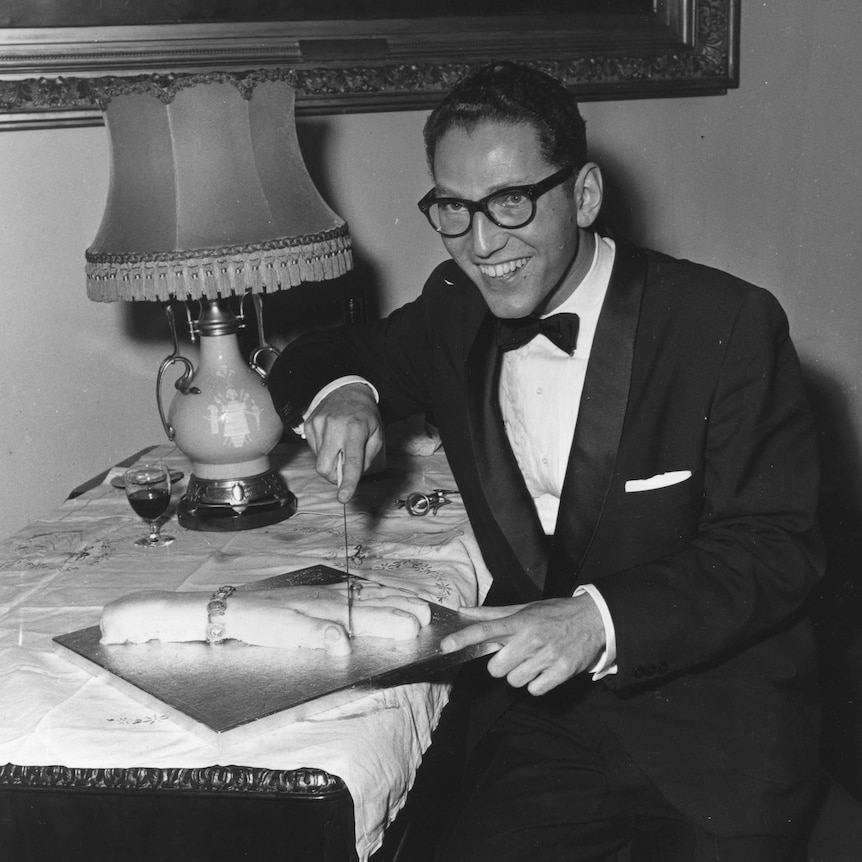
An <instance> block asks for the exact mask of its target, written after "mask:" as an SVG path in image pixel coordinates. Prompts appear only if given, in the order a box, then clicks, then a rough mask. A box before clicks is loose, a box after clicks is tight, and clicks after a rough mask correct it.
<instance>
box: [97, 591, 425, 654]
mask: <svg viewBox="0 0 862 862" xmlns="http://www.w3.org/2000/svg"><path fill="white" fill-rule="evenodd" d="M360 583H361V584H362V587H361V589H359V590H357V591H356V592H355V593H354V604H353V612H352V623H353V634H354V635H355V636H358V637H378V638H388V639H390V640H410V639H413V638H415V637H417V636H418V635H419V632H420V630H421V628H422V626H425V625H428V623H429V622H431V607H430V605H429V604H428V602H426V601H424V600H423V599H421V598H419V597H418V596H415V595H413V594H411V593H408V592H406V591H404V590H399V589H396V588H391V587H385V586H382V585H380V584H374V583H370V582H367V581H362V582H360ZM209 600H210V594H209V593H172V592H167V591H162V590H149V591H144V592H139V593H131V594H129V595H127V596H123V597H121V598H119V599H116V600H115V601H113V602H110V603H109V604H107V605H105V607H104V609H103V610H102V616H101V629H102V638H101V643H103V644H119V643H145V642H146V641H150V640H158V641H174V642H182V641H202V640H206V634H205V632H206V626H207V622H208V615H207V603H208V602H209ZM226 605H227V607H226V609H225V612H224V616H223V617H220V620H222V621H223V622H224V625H225V636H226V637H227V638H230V639H234V640H239V641H243V642H244V643H247V644H255V645H258V646H270V647H294V648H304V649H322V650H325V651H326V652H328V653H330V654H332V655H346V654H348V653H349V652H350V639H349V638H348V637H347V585H346V584H345V583H343V582H342V583H336V584H326V585H310V586H286V587H274V588H271V589H261V590H253V589H251V590H237V591H236V592H235V593H233V594H232V595H231V596H230V598H229V599H228V600H227V602H226Z"/></svg>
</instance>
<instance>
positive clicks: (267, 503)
mask: <svg viewBox="0 0 862 862" xmlns="http://www.w3.org/2000/svg"><path fill="white" fill-rule="evenodd" d="M294 514H296V496H295V495H294V494H293V493H292V492H291V491H290V490H289V489H288V487H287V485H286V484H285V481H284V479H283V478H282V477H281V475H280V474H279V473H278V471H277V470H268V471H267V472H265V473H258V474H257V475H255V476H245V477H241V478H238V479H201V478H200V477H199V476H196V475H195V474H194V473H192V475H191V476H190V477H189V484H188V488H187V489H186V493H185V494H184V495H183V497H182V499H181V500H180V503H179V506H178V507H177V517H178V520H179V523H180V526H182V527H185V528H186V529H188V530H202V531H209V532H226V531H230V530H251V529H254V528H256V527H266V526H269V525H270V524H277V523H278V522H279V521H284V520H286V519H287V518H290V517H291V516H292V515H294Z"/></svg>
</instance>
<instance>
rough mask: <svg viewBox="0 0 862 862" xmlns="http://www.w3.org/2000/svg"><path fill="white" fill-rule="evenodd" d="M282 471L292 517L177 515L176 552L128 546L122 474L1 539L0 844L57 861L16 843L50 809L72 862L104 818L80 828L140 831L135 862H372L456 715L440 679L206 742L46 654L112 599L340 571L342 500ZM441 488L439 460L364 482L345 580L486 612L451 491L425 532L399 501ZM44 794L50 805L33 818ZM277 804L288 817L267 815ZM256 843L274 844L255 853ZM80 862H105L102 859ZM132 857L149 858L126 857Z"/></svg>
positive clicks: (135, 522) (181, 461)
mask: <svg viewBox="0 0 862 862" xmlns="http://www.w3.org/2000/svg"><path fill="white" fill-rule="evenodd" d="M151 456H158V457H161V458H163V459H164V460H165V461H166V462H167V463H168V465H169V466H170V467H171V468H172V469H174V470H179V471H182V472H183V473H184V474H185V477H186V478H184V479H182V480H181V481H180V482H179V483H178V485H177V487H176V489H175V493H174V498H173V504H174V506H175V505H176V502H177V501H178V499H179V496H180V495H181V493H182V490H183V486H184V483H185V482H186V481H187V476H188V474H189V470H190V465H189V464H188V462H187V460H186V459H185V457H184V456H183V455H182V453H180V452H179V451H178V450H177V449H176V448H175V447H174V446H172V445H168V444H165V445H163V446H158V447H155V448H154V450H153V451H152V452H151V453H147V456H146V457H151ZM273 461H274V463H275V464H276V465H277V466H278V468H279V470H280V471H281V472H282V473H283V475H284V476H285V478H286V480H287V482H288V484H289V486H290V488H291V490H292V491H293V492H294V493H295V494H296V495H297V497H298V501H299V508H298V511H297V514H296V515H295V516H294V517H293V518H291V519H290V520H287V521H284V522H282V523H280V524H276V525H272V526H269V527H263V528H258V529H254V530H245V531H238V532H223V533H215V532H197V531H188V530H184V529H183V528H181V527H180V526H179V525H178V524H177V523H176V520H175V518H173V517H172V518H171V519H170V521H169V523H168V524H167V528H168V529H169V531H170V532H172V533H173V534H174V535H175V536H176V539H177V540H176V542H174V544H173V545H171V546H169V547H167V548H160V549H150V550H147V549H139V548H136V547H135V546H134V545H133V539H135V538H137V537H138V536H139V535H142V534H143V533H144V532H145V527H144V525H143V523H142V522H141V521H140V520H139V519H138V518H137V517H136V516H135V515H134V513H133V512H132V511H131V509H130V507H129V506H128V504H127V502H126V500H125V496H124V494H123V492H122V491H120V490H117V489H116V488H115V487H113V486H112V485H111V480H112V479H114V478H115V477H116V476H118V475H120V473H121V470H120V469H119V468H115V469H113V470H110V471H109V472H108V473H107V474H106V475H105V476H104V478H103V480H102V481H101V482H100V483H99V484H97V485H95V486H94V487H91V488H88V489H86V490H84V491H83V493H80V494H79V495H77V496H75V497H73V498H70V499H69V500H67V501H66V502H64V503H63V504H62V505H60V506H59V507H58V508H57V509H56V510H55V511H53V512H51V513H49V514H48V515H47V516H46V517H45V518H43V519H40V520H38V521H36V522H34V523H31V524H30V525H28V526H27V527H26V528H25V529H23V530H21V531H20V532H19V533H17V534H15V535H13V536H11V537H9V538H8V539H6V540H4V541H2V542H0V764H6V766H0V802H2V804H0V842H3V843H5V844H6V846H10V845H9V844H8V841H9V840H12V839H14V840H15V841H17V842H19V844H18V846H19V847H20V848H22V849H19V855H18V856H17V858H19V859H21V860H22V862H25V860H26V859H27V858H28V856H27V855H22V854H31V855H30V858H33V859H40V858H47V856H43V855H40V854H41V853H43V852H47V851H48V850H52V848H51V847H48V846H47V845H45V844H44V841H46V840H47V837H46V829H41V830H40V828H38V827H37V828H28V829H27V830H24V828H23V826H22V825H21V818H23V817H33V816H35V817H36V818H37V821H38V822H39V823H42V824H43V826H44V825H45V824H50V823H51V822H53V821H51V820H50V817H51V816H52V812H54V811H55V809H58V810H66V812H67V814H66V817H65V821H64V825H63V828H64V829H68V830H70V831H69V835H68V836H67V837H66V838H62V839H60V841H61V845H60V846H61V849H62V850H63V851H66V850H67V851H68V852H69V856H68V857H66V858H79V857H78V856H74V855H73V854H72V849H73V848H72V845H73V843H74V841H81V842H85V841H86V840H87V837H86V836H87V834H89V833H88V832H87V830H88V829H89V828H90V825H92V828H93V830H94V832H93V835H95V834H96V833H98V831H99V830H100V829H101V830H102V831H105V829H106V828H107V827H106V826H105V822H104V821H102V824H101V825H98V823H97V822H96V821H94V822H93V823H92V824H89V821H88V820H87V818H90V817H104V816H105V811H106V810H107V811H109V813H110V816H111V817H117V818H121V819H119V820H118V821H117V823H118V824H119V831H120V832H121V833H122V831H123V830H124V829H128V828H130V827H129V826H128V824H129V823H133V824H136V826H135V828H136V831H137V833H138V834H136V835H135V839H134V840H135V842H136V846H137V847H139V848H142V847H146V850H143V849H141V850H140V858H142V859H147V860H148V862H152V860H154V859H156V858H161V857H159V856H158V853H163V855H164V858H165V859H172V858H173V859H176V858H183V859H184V860H192V859H195V858H204V857H206V858H221V859H225V858H226V859H230V858H252V859H254V858H263V854H264V853H265V854H266V855H268V856H271V857H272V847H274V846H275V847H278V848H280V850H281V851H283V855H282V856H281V858H285V859H294V858H295V859H309V858H319V859H327V860H328V859H332V860H341V859H349V858H356V859H358V860H360V862H364V860H366V859H368V857H369V856H370V855H371V854H372V853H373V852H374V851H375V850H376V849H377V848H378V847H379V846H380V844H381V841H382V837H383V833H384V830H385V828H386V826H387V825H388V824H389V823H390V822H391V821H392V819H393V818H394V817H395V815H396V813H397V812H398V811H399V809H400V808H401V807H402V806H403V804H404V801H405V798H406V795H407V792H408V790H409V789H410V787H411V783H412V781H413V778H414V776H415V773H416V769H417V767H418V765H419V763H420V761H421V759H422V754H423V752H424V751H425V749H426V748H427V746H428V744H429V741H430V738H431V733H432V731H433V729H434V727H435V725H436V723H437V721H438V719H439V716H440V712H441V710H442V708H443V706H444V705H445V703H446V700H447V696H448V682H447V680H446V679H445V678H439V679H432V680H419V681H416V682H411V683H409V684H405V685H400V686H397V687H394V688H388V689H383V690H379V691H374V692H373V693H372V694H369V695H365V696H363V697H361V698H360V699H358V700H355V701H352V702H350V703H346V704H343V705H341V706H339V707H337V708H334V709H330V710H328V711H326V712H324V713H322V714H318V715H313V716H309V717H308V718H307V719H305V720H302V721H298V722H293V723H290V724H286V725H285V726H283V727H276V728H272V729H269V730H267V731H266V732H265V733H262V734H258V735H251V736H249V738H244V739H240V740H231V741H228V742H226V743H220V742H215V743H214V742H212V741H211V740H210V741H208V740H205V739H204V738H202V737H201V736H199V735H197V734H195V733H194V732H192V731H191V730H189V729H188V728H185V727H181V726H180V725H179V724H178V723H176V722H175V721H172V720H171V719H170V717H168V716H167V715H165V714H163V713H161V712H160V711H159V710H157V709H153V708H151V707H148V706H145V705H144V704H143V703H140V702H138V701H137V700H135V699H133V698H132V697H130V696H129V695H128V694H126V693H124V692H121V691H119V690H118V689H117V688H115V687H114V686H112V685H110V684H109V683H107V682H105V681H102V680H99V679H97V678H95V677H93V676H91V675H90V674H88V673H87V672H85V671H84V670H81V669H79V668H77V667H75V666H73V665H71V664H70V663H69V662H67V661H66V660H64V659H63V658H62V657H61V656H59V655H57V654H55V652H54V650H53V649H52V638H53V637H54V636H55V635H59V634H65V633H67V632H70V631H75V630H77V629H81V628H86V627H88V626H92V625H95V624H97V623H98V618H99V613H100V610H101V608H102V607H103V606H104V604H105V603H106V602H108V601H110V600H112V599H114V598H116V597H118V596H121V595H124V594H126V593H129V592H134V591H136V590H141V589H150V588H158V589H170V590H178V591H186V590H201V591H203V590H209V591H211V590H214V589H216V588H217V587H219V586H221V585H222V584H225V583H231V584H241V583H249V582H252V581H255V580H259V579H263V578H267V577H271V576H273V575H277V574H281V573H283V572H286V571H293V570H296V569H299V568H304V567H307V566H311V565H315V564H325V565H328V566H332V567H334V568H341V569H343V568H344V545H345V541H344V539H345V537H344V526H343V518H342V508H341V505H340V504H338V503H337V502H336V500H335V495H334V489H333V487H332V486H331V485H329V484H328V483H327V482H326V481H324V480H323V479H321V478H320V477H318V476H317V475H316V473H315V472H314V470H313V463H312V459H311V455H310V453H309V452H308V450H307V448H306V447H305V446H304V445H301V444H296V445H291V444H283V445H281V446H279V447H277V449H276V450H275V451H274V453H273ZM436 488H447V489H452V488H454V485H453V484H452V478H451V474H450V472H449V467H448V464H447V462H446V458H445V455H444V454H443V453H442V452H440V451H437V452H435V453H434V454H431V455H429V456H408V455H399V454H391V453H390V455H389V458H388V464H387V468H386V470H385V471H383V472H382V473H381V474H379V475H378V476H376V477H372V478H368V479H366V480H364V481H363V482H362V483H361V485H360V488H359V491H358V492H357V495H356V497H355V498H354V500H353V501H351V503H350V504H348V510H347V515H348V529H347V533H348V546H349V549H350V555H351V559H350V569H351V571H352V572H354V573H356V574H359V575H362V576H363V577H367V578H370V579H373V580H377V581H382V582H387V583H392V584H397V585H401V586H404V585H407V586H408V587H409V588H411V589H416V590H418V591H420V592H422V593H423V594H425V595H428V596H429V597H431V598H433V599H434V600H435V601H437V602H439V603H441V604H444V605H446V606H448V607H452V608H455V607H458V606H460V605H462V604H475V603H476V602H477V601H478V600H479V599H480V598H481V597H482V596H483V595H484V592H485V591H486V590H487V588H488V586H489V584H490V575H489V573H488V572H487V569H486V568H485V567H484V563H483V562H482V558H481V555H480V554H479V551H478V547H477V545H476V543H475V539H474V538H473V535H472V532H471V530H470V527H469V522H468V521H467V518H466V515H465V512H464V509H463V506H462V505H461V502H460V498H459V497H458V496H457V494H455V495H452V497H451V500H452V502H451V504H449V505H446V506H443V507H441V508H440V509H439V510H438V512H437V514H436V515H430V514H429V515H427V516H425V517H411V516H410V515H409V514H407V512H406V511H405V510H404V509H403V508H398V506H397V504H396V501H397V500H398V499H403V498H404V497H405V496H406V495H407V494H408V493H410V492H412V491H423V492H428V491H431V490H433V489H436ZM37 794H38V796H37ZM348 794H349V796H348ZM107 796H110V805H109V806H108V803H107V802H106V801H105V798H106V797H107ZM37 799H38V800H42V799H46V800H48V802H47V803H46V804H45V805H41V807H40V804H37ZM345 799H349V800H352V806H346V805H345ZM94 801H95V805H92V804H91V805H84V802H88V803H94ZM102 802H104V803H105V805H106V806H108V807H107V808H105V810H102V809H101V808H99V805H100V804H101V803H102ZM181 802H182V804H183V805H184V806H185V807H184V808H183V814H182V816H181V817H180V818H179V819H180V820H181V821H182V822H184V823H186V824H188V825H189V826H190V827H193V828H190V829H187V830H185V832H188V833H189V834H185V835H181V834H180V833H181V832H183V829H182V828H181V826H182V823H179V822H177V823H174V822H173V821H171V824H169V825H166V824H168V821H167V820H166V819H165V817H166V815H165V812H166V811H167V810H168V807H170V806H176V805H179V804H180V803H181ZM309 802H313V804H308V803H309ZM274 803H278V804H280V805H281V808H279V809H278V810H277V813H274V814H273V815H272V816H270V815H269V814H267V812H268V811H269V809H268V807H267V806H268V805H271V804H274ZM153 806H158V807H157V808H154V807H153ZM166 806H167V807H166ZM297 806H298V807H297ZM136 807H137V810H138V811H139V813H137V814H136V813H135V811H136ZM345 809H348V810H345ZM350 809H352V810H350ZM34 812H35V814H34ZM46 812H47V813H46ZM117 812H121V814H118V813H117ZM286 812H290V813H289V814H288V813H286ZM333 812H336V813H335V814H334V813H333ZM123 818H124V819H123ZM155 818H158V820H156V819H155ZM88 824H89V825H88ZM10 830H11V831H10ZM76 830H77V831H76ZM175 833H176V834H175ZM306 833H308V834H306ZM351 833H352V834H351ZM261 834H265V835H266V838H265V840H264V839H261V837H260V836H261ZM10 836H11V838H10ZM231 836H234V838H236V837H237V836H239V841H238V846H239V847H240V848H243V851H242V854H243V855H241V856H236V857H231V856H230V855H229V854H228V855H226V854H225V847H226V846H227V845H226V844H225V841H228V840H230V838H231ZM253 839H254V840H262V841H264V843H263V844H261V845H260V847H257V845H256V844H254V843H253ZM54 840H55V842H56V841H57V838H56V836H55V838H54ZM40 842H42V843H40ZM171 842H172V843H171ZM309 842H310V843H309ZM168 844H170V846H171V849H165V848H163V847H162V845H165V846H167V845H168ZM312 845H316V846H315V847H314V849H309V848H310V847H312ZM324 845H325V846H324ZM256 847H257V849H255V848H256ZM40 848H41V849H40ZM46 848H47V849H46ZM245 851H248V852H247V854H246V852H245ZM81 852H82V854H83V853H84V852H85V850H84V849H83V848H82V851H81ZM105 852H107V851H105ZM86 853H87V858H90V859H94V858H99V856H98V853H96V852H94V851H93V850H92V848H91V849H90V850H89V851H86ZM195 853H197V854H199V855H197V856H196V855H195ZM54 858H59V859H63V858H64V855H63V853H62V852H61V854H60V855H59V856H57V855H54ZM80 858H84V857H83V855H82V857H80ZM105 858H109V857H108V856H106V857H105ZM124 858H125V859H134V858H138V857H136V856H135V855H134V853H133V852H132V851H131V850H129V849H128V848H126V852H125V854H124ZM272 858H279V856H274V857H272Z"/></svg>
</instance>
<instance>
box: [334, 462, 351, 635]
mask: <svg viewBox="0 0 862 862" xmlns="http://www.w3.org/2000/svg"><path fill="white" fill-rule="evenodd" d="M335 478H336V482H337V484H338V488H339V490H341V483H342V481H344V452H343V451H341V452H339V453H338V459H337V460H336V462H335ZM341 510H342V513H343V515H344V571H345V574H346V576H347V637H349V638H352V637H353V578H352V576H351V574H350V554H349V553H348V549H347V548H348V546H347V503H342V504H341Z"/></svg>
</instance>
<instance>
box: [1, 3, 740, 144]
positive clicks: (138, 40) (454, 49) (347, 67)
mask: <svg viewBox="0 0 862 862" xmlns="http://www.w3.org/2000/svg"><path fill="white" fill-rule="evenodd" d="M739 6H740V0H654V2H653V4H652V9H653V11H652V12H651V13H649V14H646V13H637V14H634V13H628V14H614V15H610V14H599V13H573V14H565V15H551V16H544V17H541V16H539V17H525V16H523V15H520V16H517V15H508V16H506V15H502V16H495V17H487V16H486V17H481V18H458V19H453V18H446V19H443V18H436V19H435V18H433V17H429V18H414V19H409V20H408V19H389V20H355V21H328V22H309V21H281V20H280V21H267V22H258V23H231V24H224V23H220V24H216V23H205V24H160V25H146V26H142V25H130V26H110V27H83V28H82V27H75V28H72V27H65V28H63V27H56V28H51V27H40V28H30V29H15V28H10V29H2V28H0V130H1V129H11V128H33V127H54V126H61V125H93V124H97V123H100V122H101V114H100V106H103V105H104V104H105V102H106V101H107V100H108V99H110V98H111V95H112V94H114V93H116V92H118V91H127V90H128V89H149V90H152V89H155V90H156V91H159V92H163V93H164V94H165V98H170V93H171V92H172V91H173V90H174V89H175V88H176V87H178V86H182V83H183V81H184V80H186V79H188V78H189V77H191V76H198V75H201V74H212V73H218V74H220V75H227V76H230V77H232V78H235V79H238V80H240V81H248V82H249V84H250V85H253V83H254V81H255V80H258V79H260V77H261V76H263V77H273V76H275V77H279V78H284V79H287V80H289V81H290V82H291V83H292V84H293V85H294V86H295V88H296V91H297V113H298V114H300V115H302V114H322V113H341V112H364V111H386V110H409V109H422V108H426V107H429V106H430V105H432V104H433V103H434V102H435V101H436V100H437V99H438V98H440V96H441V95H442V94H443V93H444V92H446V91H447V90H448V89H449V87H450V86H451V85H452V84H453V83H454V82H455V81H456V80H458V79H459V78H461V77H462V76H463V75H464V74H465V72H467V71H468V70H469V69H470V68H471V67H472V66H474V65H476V64H478V63H481V62H484V61H486V60H489V59H492V58H502V57H506V58H511V59H515V60H519V61H521V62H526V63H529V64H532V65H536V66H539V67H541V68H544V69H546V70H547V71H549V72H551V73H553V74H556V75H557V76H559V77H561V78H562V79H563V80H565V81H566V82H567V84H568V86H569V87H570V88H571V89H572V90H573V91H575V92H576V93H577V94H578V96H579V98H581V99H584V100H590V99H627V98H654V97H663V96H693V95H704V94H715V93H724V92H726V91H727V89H728V88H732V87H736V86H738V85H739V71H738V69H739V62H738V60H739ZM501 8H505V4H504V3H503V4H501Z"/></svg>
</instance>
